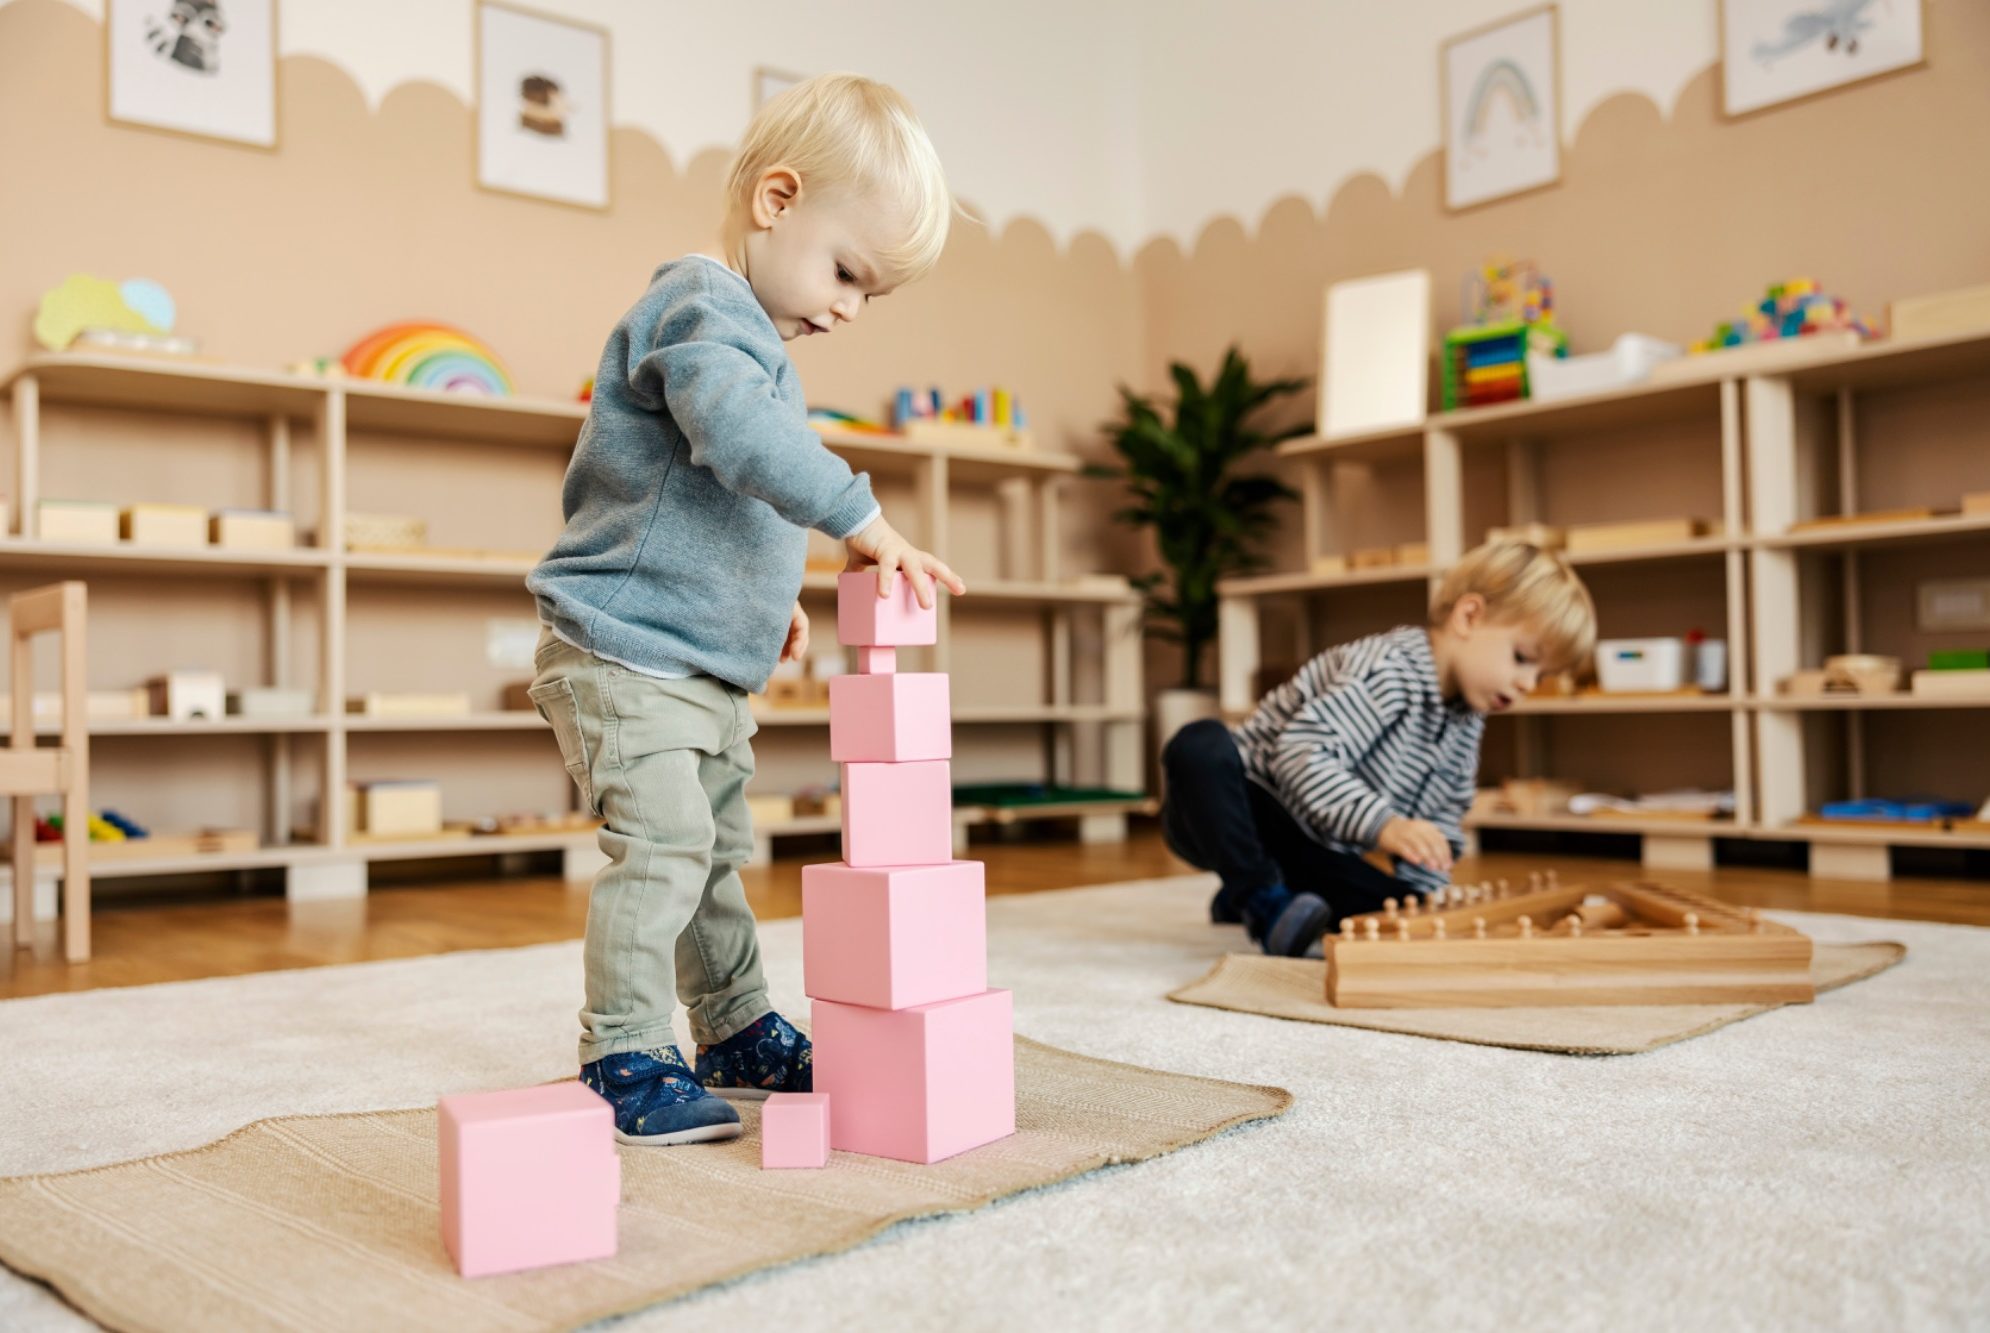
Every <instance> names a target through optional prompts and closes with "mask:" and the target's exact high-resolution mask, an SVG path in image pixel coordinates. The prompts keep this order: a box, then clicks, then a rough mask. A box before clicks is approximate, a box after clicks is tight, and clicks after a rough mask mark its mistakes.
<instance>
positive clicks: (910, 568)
mask: <svg viewBox="0 0 1990 1333" xmlns="http://www.w3.org/2000/svg"><path fill="white" fill-rule="evenodd" d="M843 545H844V546H845V547H846V548H847V549H848V550H849V553H850V559H849V563H848V565H847V566H846V567H847V568H849V569H864V568H866V567H868V566H871V565H876V566H877V570H878V596H880V597H888V596H890V595H891V576H892V574H893V573H894V572H896V571H899V570H903V571H904V572H905V577H906V578H908V579H911V580H912V595H913V596H915V597H917V598H918V599H919V605H920V606H921V607H931V606H932V605H933V581H934V580H935V579H937V580H939V581H940V583H941V584H943V585H944V586H945V587H946V589H947V591H949V592H951V593H952V594H953V595H954V596H956V597H960V596H963V595H964V594H965V593H966V592H967V585H966V584H965V583H962V582H961V580H960V575H958V574H956V573H954V572H953V571H952V570H951V569H948V568H947V565H946V562H945V561H944V560H941V559H940V558H939V557H938V556H936V555H933V554H931V553H929V552H926V551H921V550H919V549H918V548H917V547H915V546H913V545H912V543H911V542H908V541H906V540H905V538H903V537H901V536H899V535H898V529H896V528H894V527H892V526H891V524H889V523H887V522H885V521H884V520H883V519H882V518H880V519H875V520H873V521H872V523H871V525H870V526H869V527H868V528H865V529H864V530H863V531H862V532H859V533H855V534H853V535H852V536H849V537H846V538H845V539H844V541H843Z"/></svg>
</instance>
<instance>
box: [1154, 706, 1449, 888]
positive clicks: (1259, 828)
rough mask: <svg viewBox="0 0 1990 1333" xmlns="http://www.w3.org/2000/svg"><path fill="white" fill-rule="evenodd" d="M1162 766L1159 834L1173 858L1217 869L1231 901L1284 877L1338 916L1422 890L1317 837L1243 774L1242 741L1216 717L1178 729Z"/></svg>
mask: <svg viewBox="0 0 1990 1333" xmlns="http://www.w3.org/2000/svg"><path fill="white" fill-rule="evenodd" d="M1161 766H1162V767H1163V768H1164V769H1165V770H1166V772H1167V777H1168V795H1167V800H1166V801H1165V802H1164V803H1163V804H1162V806H1161V833H1162V836H1163V837H1165V838H1166V839H1167V842H1168V847H1169V849H1170V850H1171V851H1173V852H1174V854H1175V855H1176V856H1179V857H1181V859H1182V860H1184V861H1186V862H1188V863H1189V864H1190V865H1192V866H1194V867H1196V868H1197V869H1198V870H1212V871H1214V872H1216V875H1217V877H1218V878H1219V879H1221V880H1222V881H1223V896H1224V897H1225V898H1226V899H1228V900H1229V901H1230V902H1231V903H1232V904H1235V905H1241V904H1242V903H1244V902H1245V901H1246V899H1248V897H1249V896H1250V895H1251V894H1252V893H1253V892H1255V891H1256V890H1258V889H1261V888H1264V887H1265V886H1266V885H1268V884H1276V883H1280V882H1283V883H1284V884H1285V886H1286V887H1287V888H1289V889H1291V890H1292V891H1293V892H1294V893H1317V894H1319V895H1320V896H1321V897H1322V898H1324V899H1326V900H1327V906H1329V907H1331V908H1333V910H1334V916H1335V917H1336V918H1339V917H1343V916H1355V915H1358V914H1360V913H1362V912H1379V911H1381V910H1382V900H1383V899H1384V898H1395V899H1398V900H1400V899H1402V898H1404V897H1406V896H1408V895H1409V894H1412V893H1415V892H1417V890H1415V889H1412V888H1411V887H1410V886H1409V885H1408V884H1406V883H1404V882H1403V881H1402V880H1400V879H1398V878H1396V877H1395V876H1394V875H1391V874H1389V873H1388V872H1387V871H1385V870H1379V869H1377V868H1376V867H1375V866H1373V865H1371V864H1370V863H1369V862H1368V861H1366V860H1364V859H1363V858H1362V857H1359V856H1356V855H1354V854H1353V853H1351V852H1337V851H1335V850H1333V849H1332V848H1331V847H1323V846H1321V845H1320V844H1319V843H1318V842H1316V841H1314V839H1313V838H1312V837H1310V836H1309V835H1308V834H1307V833H1306V831H1305V830H1304V829H1302V828H1300V827H1299V824H1298V822H1297V821H1296V820H1294V819H1293V818H1292V816H1291V815H1289V814H1287V813H1286V810H1285V807H1284V806H1282V805H1280V804H1279V803H1278V800H1277V798H1276V797H1274V796H1272V794H1271V793H1269V792H1267V791H1266V790H1265V789H1264V788H1262V787H1260V786H1258V784H1257V783H1255V782H1252V781H1251V780H1250V779H1249V778H1247V777H1245V776H1244V759H1243V756H1242V755H1240V754H1238V753H1237V742H1236V741H1235V740H1234V739H1232V737H1231V735H1230V729H1229V728H1228V727H1226V726H1224V725H1223V724H1222V723H1221V722H1218V721H1216V720H1215V719H1213V718H1211V719H1206V720H1204V721H1201V722H1191V723H1190V724H1189V725H1188V726H1186V727H1183V728H1182V729H1181V730H1180V731H1178V732H1176V733H1175V737H1174V739H1173V740H1171V741H1169V742H1168V746H1167V749H1165V750H1164V751H1162V754H1161Z"/></svg>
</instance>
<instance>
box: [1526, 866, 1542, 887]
mask: <svg viewBox="0 0 1990 1333" xmlns="http://www.w3.org/2000/svg"><path fill="white" fill-rule="evenodd" d="M1540 891H1541V872H1540V871H1538V870H1530V871H1528V872H1527V892H1529V893H1539V892H1540Z"/></svg>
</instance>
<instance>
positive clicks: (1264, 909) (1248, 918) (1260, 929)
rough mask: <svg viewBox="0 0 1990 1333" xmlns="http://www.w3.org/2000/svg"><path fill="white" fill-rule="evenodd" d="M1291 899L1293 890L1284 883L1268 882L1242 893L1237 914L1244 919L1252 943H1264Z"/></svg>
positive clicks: (1246, 931)
mask: <svg viewBox="0 0 1990 1333" xmlns="http://www.w3.org/2000/svg"><path fill="white" fill-rule="evenodd" d="M1291 901H1292V890H1290V889H1288V888H1286V887H1285V886H1284V885H1283V884H1267V885H1265V886H1264V887H1263V888H1261V889H1252V890H1251V891H1250V892H1249V893H1246V894H1243V895H1242V900H1241V901H1240V902H1239V903H1238V904H1237V907H1238V912H1237V914H1238V916H1239V917H1241V918H1242V919H1243V923H1244V931H1245V933H1246V934H1248V935H1249V936H1250V937H1251V943H1253V944H1263V943H1264V937H1265V935H1266V933H1267V932H1269V931H1270V930H1271V928H1272V925H1273V923H1275V922H1276V921H1277V920H1278V914H1279V913H1280V912H1283V911H1284V910H1285V908H1286V905H1287V904H1288V903H1290V902H1291Z"/></svg>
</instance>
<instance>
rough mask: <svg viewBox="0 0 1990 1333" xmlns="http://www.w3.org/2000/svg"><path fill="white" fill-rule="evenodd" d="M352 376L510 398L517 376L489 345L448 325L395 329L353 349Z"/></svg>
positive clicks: (348, 359) (345, 361)
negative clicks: (505, 366) (505, 365)
mask: <svg viewBox="0 0 1990 1333" xmlns="http://www.w3.org/2000/svg"><path fill="white" fill-rule="evenodd" d="M339 363H340V364H341V365H343V366H344V367H345V369H346V373H347V374H348V375H354V376H357V377H358V378H360V379H367V380H385V381H387V382H388V383H390V384H405V385H407V386H409V387H410V388H415V389H437V390H440V391H442V392H444V393H471V394H481V395H483V396H485V397H489V398H504V397H509V396H510V394H511V392H512V387H511V373H510V372H509V371H507V370H506V369H505V368H504V362H502V361H500V360H498V356H497V353H496V352H493V351H492V350H491V349H490V347H489V346H488V345H486V344H485V343H483V342H481V341H479V340H478V339H476V338H473V337H471V336H470V335H469V334H467V333H465V332H463V331H462V330H461V329H455V328H451V327H450V326H449V325H447V324H433V323H425V322H420V321H415V322H410V323H404V324H389V325H388V326H387V327H386V328H384V329H380V330H378V331H376V332H374V333H370V334H368V335H367V336H366V337H364V338H361V339H360V340H359V341H358V342H356V343H354V344H353V345H352V348H351V349H350V350H349V351H347V352H346V354H345V355H344V356H343V357H341V358H339Z"/></svg>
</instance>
